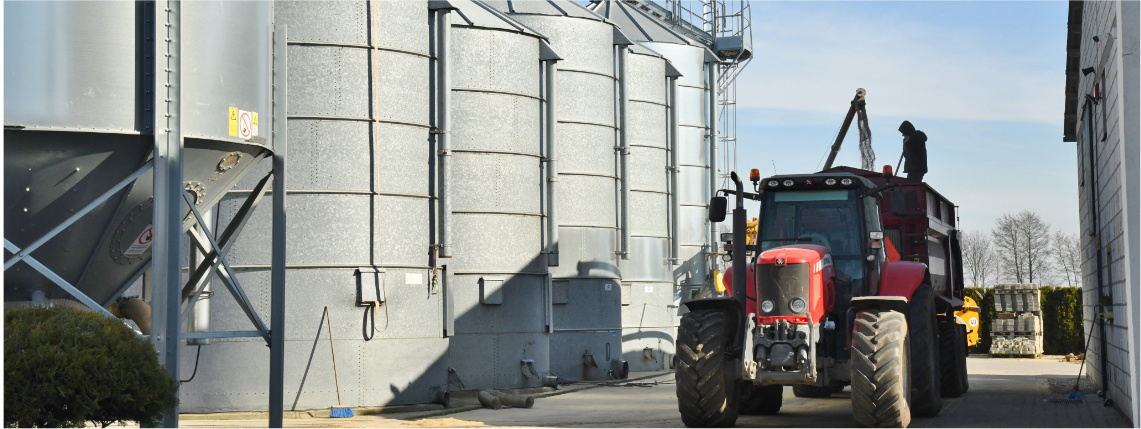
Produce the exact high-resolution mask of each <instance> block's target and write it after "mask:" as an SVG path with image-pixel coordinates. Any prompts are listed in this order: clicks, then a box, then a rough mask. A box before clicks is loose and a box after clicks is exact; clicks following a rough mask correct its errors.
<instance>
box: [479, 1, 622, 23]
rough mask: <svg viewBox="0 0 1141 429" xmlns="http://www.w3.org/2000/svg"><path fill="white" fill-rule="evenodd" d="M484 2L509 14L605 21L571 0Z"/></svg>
mask: <svg viewBox="0 0 1141 429" xmlns="http://www.w3.org/2000/svg"><path fill="white" fill-rule="evenodd" d="M486 3H487V4H488V5H490V6H491V7H493V8H496V9H499V11H501V12H505V13H511V14H519V15H550V16H568V17H572V18H583V19H591V20H595V21H602V22H607V21H606V18H604V17H602V16H600V15H599V14H597V13H594V11H592V10H590V9H587V8H586V7H585V6H583V5H581V4H578V2H576V1H573V0H487V1H486Z"/></svg>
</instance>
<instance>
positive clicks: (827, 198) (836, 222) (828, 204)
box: [759, 189, 864, 279]
mask: <svg viewBox="0 0 1141 429" xmlns="http://www.w3.org/2000/svg"><path fill="white" fill-rule="evenodd" d="M761 223H762V225H761V230H760V232H759V235H760V250H761V251H762V252H763V251H765V250H768V249H772V248H774V247H780V246H787V245H790V244H818V245H821V246H824V247H827V248H828V250H829V251H830V252H831V253H832V261H833V264H834V265H835V266H836V270H837V271H838V272H840V273H843V274H845V275H847V276H850V277H852V278H853V279H857V278H862V277H863V276H864V275H863V271H864V269H863V263H862V261H863V241H862V240H861V237H863V234H862V233H861V227H862V226H863V222H862V221H861V216H860V205H859V200H858V197H857V196H856V190H855V189H828V190H807V191H776V192H767V193H765V196H764V201H763V202H762V204H761Z"/></svg>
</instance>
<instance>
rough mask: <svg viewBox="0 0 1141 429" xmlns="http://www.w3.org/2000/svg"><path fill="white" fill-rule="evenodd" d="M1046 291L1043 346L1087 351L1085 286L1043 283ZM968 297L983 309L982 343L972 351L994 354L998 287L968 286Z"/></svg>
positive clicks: (1053, 349)
mask: <svg viewBox="0 0 1141 429" xmlns="http://www.w3.org/2000/svg"><path fill="white" fill-rule="evenodd" d="M1039 290H1041V291H1042V313H1041V314H1042V330H1043V333H1042V335H1043V339H1042V340H1043V343H1044V344H1043V345H1042V349H1043V352H1044V353H1045V354H1048V355H1064V354H1067V353H1073V354H1079V353H1083V352H1085V351H1084V350H1082V347H1084V346H1085V342H1084V340H1085V337H1084V333H1083V332H1082V289H1081V288H1077V287H1051V286H1043V287H1041V288H1039ZM966 294H967V296H970V297H972V298H974V299H975V302H977V303H978V304H979V307H981V309H980V310H979V343H978V344H976V345H975V347H973V348H972V349H971V352H972V353H990V343H991V341H990V327H991V321H992V320H994V289H993V288H975V287H969V288H966Z"/></svg>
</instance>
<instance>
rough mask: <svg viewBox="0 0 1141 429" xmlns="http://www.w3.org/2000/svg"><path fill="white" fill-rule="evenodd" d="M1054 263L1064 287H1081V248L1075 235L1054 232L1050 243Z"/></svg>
mask: <svg viewBox="0 0 1141 429" xmlns="http://www.w3.org/2000/svg"><path fill="white" fill-rule="evenodd" d="M1051 253H1052V256H1053V257H1054V262H1055V263H1056V264H1057V266H1058V269H1059V271H1061V273H1062V280H1063V281H1065V282H1066V286H1070V287H1081V286H1082V247H1081V241H1080V240H1078V236H1077V235H1076V234H1066V233H1064V232H1062V231H1055V232H1054V237H1053V242H1052V243H1051Z"/></svg>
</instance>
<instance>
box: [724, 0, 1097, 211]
mask: <svg viewBox="0 0 1141 429" xmlns="http://www.w3.org/2000/svg"><path fill="white" fill-rule="evenodd" d="M1066 13H1067V10H1066V3H1065V2H1061V1H1052V2H854V1H845V2H753V3H752V16H753V26H754V33H753V45H754V52H755V54H754V55H755V58H754V60H753V62H752V63H750V64H749V65H748V67H747V68H746V69H745V70H744V71H743V72H742V74H741V75H740V77H739V78H738V89H737V91H738V96H737V100H738V105H739V108H738V148H737V151H738V152H737V153H738V158H737V160H738V168H740V169H741V170H745V171H747V169H749V168H760V169H761V171H762V175H769V174H772V173H773V164H774V163H775V165H776V170H777V171H778V172H780V173H781V174H787V173H796V172H811V171H817V170H818V169H819V167H820V166H821V165H822V164H823V158H824V157H825V156H826V154H827V152H828V149H829V147H830V145H831V143H832V138H833V136H834V135H835V133H836V131H837V128H839V126H840V123H841V122H842V121H843V118H844V113H845V112H846V111H847V108H848V106H847V103H848V102H849V101H850V100H851V99H852V96H853V95H854V94H855V90H856V88H865V89H866V90H867V91H868V95H867V111H868V118H869V124H870V126H871V130H872V137H873V139H872V141H873V147H874V150H875V152H876V156H877V160H876V164H877V165H881V166H882V165H883V164H888V163H890V164H892V165H893V166H894V165H895V164H896V161H897V160H898V159H899V155H900V150H901V141H902V140H901V136H900V134H899V132H898V131H896V128H898V126H899V123H900V122H901V121H902V120H904V119H908V120H910V121H911V122H912V123H914V124H915V126H916V127H917V128H919V129H920V130H923V131H924V132H926V133H927V136H928V139H929V140H928V143H927V150H928V164H929V170H930V172H929V173H928V174H927V176H926V177H925V180H926V181H927V182H928V183H929V184H931V186H933V187H934V188H935V189H937V190H939V192H940V193H942V194H944V195H945V196H946V197H948V198H949V199H951V200H952V201H954V202H955V203H956V204H958V205H959V206H960V217H961V222H962V223H961V226H962V228H964V229H968V230H972V229H973V230H989V229H990V228H991V226H992V225H993V223H994V220H995V219H996V218H998V217H999V216H1001V215H1002V214H1003V213H1004V212H1010V213H1014V212H1018V211H1021V210H1030V211H1033V212H1036V213H1038V214H1039V215H1041V216H1042V218H1043V220H1045V221H1046V222H1047V223H1049V224H1050V225H1051V226H1052V227H1053V228H1054V229H1061V230H1063V231H1066V232H1068V233H1074V232H1076V231H1077V230H1078V196H1077V160H1076V149H1075V146H1074V144H1073V143H1063V142H1062V118H1063V116H1062V115H1063V110H1064V104H1063V102H1064V91H1065V79H1064V78H1065V40H1066V39H1065V38H1066ZM857 145H858V137H857V134H856V130H855V127H853V128H852V130H851V131H850V132H849V135H848V138H847V139H845V144H844V148H843V150H842V151H841V154H840V156H839V158H838V159H837V162H836V163H837V164H838V165H852V166H857V167H858V166H859V162H860V161H859V150H858V147H857Z"/></svg>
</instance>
